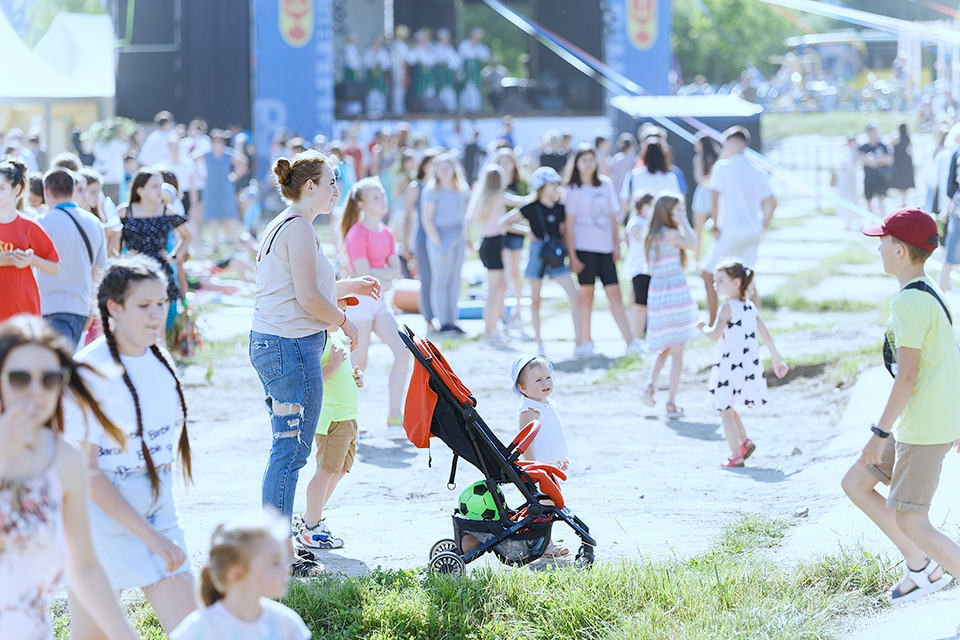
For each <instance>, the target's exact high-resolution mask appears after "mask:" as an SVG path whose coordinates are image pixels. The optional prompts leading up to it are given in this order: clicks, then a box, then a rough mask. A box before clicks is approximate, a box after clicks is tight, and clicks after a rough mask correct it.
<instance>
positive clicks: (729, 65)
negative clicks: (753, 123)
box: [673, 0, 872, 84]
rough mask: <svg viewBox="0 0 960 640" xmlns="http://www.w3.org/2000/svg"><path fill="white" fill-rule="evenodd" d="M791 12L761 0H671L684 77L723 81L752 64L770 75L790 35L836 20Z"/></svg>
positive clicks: (675, 41)
mask: <svg viewBox="0 0 960 640" xmlns="http://www.w3.org/2000/svg"><path fill="white" fill-rule="evenodd" d="M871 1H872V0H871ZM701 5H702V6H703V7H705V8H706V11H704V10H702V8H701ZM789 15H791V16H792V18H791V19H788V18H787V17H785V16H784V14H783V13H781V12H780V11H778V10H777V9H775V8H773V7H771V6H769V5H767V4H765V3H763V2H760V1H759V0H673V51H674V54H675V55H676V56H677V58H678V59H679V61H680V69H681V71H682V72H683V75H684V79H685V81H687V82H689V81H690V80H692V79H693V76H695V75H697V74H703V75H705V76H706V77H707V80H708V81H709V82H712V83H714V84H725V83H727V82H731V81H733V80H735V79H736V78H737V77H739V75H740V73H741V72H743V71H744V69H746V68H747V67H748V66H750V65H754V66H756V67H757V68H758V69H759V70H760V71H761V72H762V73H763V74H764V75H769V74H771V73H773V72H775V71H776V69H777V65H776V64H774V63H772V62H771V61H770V58H771V56H776V55H781V54H783V53H784V51H785V50H786V46H785V44H784V40H785V39H786V38H788V37H790V36H795V35H801V34H804V33H806V32H807V29H813V30H815V31H820V30H822V29H825V28H826V29H831V28H835V24H836V23H834V22H833V21H830V20H826V19H824V18H820V17H819V16H812V15H809V14H803V15H799V14H793V13H792V12H790V14H789Z"/></svg>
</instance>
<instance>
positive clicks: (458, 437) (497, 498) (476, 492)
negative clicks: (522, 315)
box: [400, 328, 597, 575]
mask: <svg viewBox="0 0 960 640" xmlns="http://www.w3.org/2000/svg"><path fill="white" fill-rule="evenodd" d="M400 336H401V338H402V339H403V341H404V343H405V344H406V346H407V348H408V349H410V351H411V352H412V353H413V354H414V357H415V360H416V362H417V365H416V366H415V367H414V372H413V378H412V379H411V381H410V387H409V389H408V392H407V400H406V405H405V408H406V411H404V422H403V426H404V429H405V430H406V433H407V437H408V438H409V439H410V441H411V442H412V443H413V444H414V445H415V446H417V447H420V448H428V447H429V446H430V439H431V438H432V437H437V438H439V439H440V440H442V441H443V442H444V443H445V444H447V446H449V447H450V449H452V451H453V454H454V455H453V459H452V461H451V468H450V479H449V481H448V487H449V488H451V489H452V488H453V487H455V486H456V485H455V478H456V473H457V462H458V460H460V459H463V460H464V461H465V462H468V463H470V464H471V465H473V466H474V467H476V468H477V469H478V470H480V471H481V472H482V473H483V477H484V479H483V480H482V481H480V482H475V483H473V485H470V487H468V488H467V489H466V490H465V494H461V500H460V501H459V504H458V508H457V509H455V510H454V511H453V513H452V514H451V515H452V519H453V531H454V536H453V538H452V539H450V538H447V539H443V540H440V541H438V542H437V543H435V544H434V545H433V547H432V548H431V549H430V568H431V570H433V571H436V572H440V573H458V574H461V575H462V574H463V573H464V571H465V569H466V565H467V564H469V563H471V562H473V561H474V560H476V559H477V558H479V557H480V556H482V555H483V554H485V553H487V552H492V553H493V554H495V555H496V556H497V557H498V558H499V559H500V560H501V561H502V562H504V563H505V564H509V565H525V564H529V563H530V562H533V561H535V560H537V559H538V558H540V557H542V556H543V555H545V552H546V550H547V548H548V546H549V543H550V540H551V535H550V534H551V530H552V526H553V524H554V523H556V522H563V523H564V524H566V525H567V526H569V527H570V528H571V529H573V531H574V533H575V534H576V535H577V537H579V539H580V542H581V545H580V549H579V551H578V552H577V558H576V564H577V566H584V567H587V566H590V565H591V564H592V563H593V559H594V548H595V547H596V545H597V542H596V540H595V539H594V538H593V537H592V536H591V535H590V530H589V528H588V527H587V525H586V524H585V523H584V522H583V521H582V520H580V518H578V517H577V516H576V515H575V514H574V513H573V512H572V511H571V510H570V509H568V508H566V507H565V506H564V499H563V494H562V492H561V490H560V486H559V484H558V482H559V481H562V480H566V474H565V473H564V472H563V471H561V470H560V469H559V468H557V467H555V466H553V465H551V464H546V463H543V462H540V461H534V460H530V459H527V460H520V459H519V458H520V456H521V455H522V454H527V453H528V450H529V449H530V447H531V446H532V444H533V442H534V441H537V439H538V437H539V434H540V429H541V421H540V420H539V419H538V420H533V421H532V422H530V423H529V424H527V425H526V426H524V427H523V428H522V429H521V430H520V433H518V434H517V436H516V437H515V438H514V439H513V441H511V442H510V443H509V444H508V445H504V444H503V443H502V442H501V441H500V440H499V439H498V438H497V436H496V435H494V433H493V432H492V431H491V429H490V427H489V426H487V424H486V422H484V420H483V418H482V417H481V416H480V414H479V413H478V412H477V409H476V406H477V401H476V398H474V397H473V395H472V394H471V392H470V390H469V389H468V388H467V387H466V385H464V384H463V382H462V381H461V380H460V379H459V378H458V377H457V375H456V374H455V373H454V372H453V369H452V368H451V367H450V365H449V363H447V361H446V359H445V358H444V357H443V354H441V353H440V351H439V349H437V348H436V346H435V345H434V344H432V343H431V342H430V341H429V340H424V339H423V338H418V337H417V336H415V335H414V334H413V332H412V331H410V330H409V329H406V328H405V331H404V332H403V333H401V334H400ZM533 360H537V359H536V358H533V357H532V356H527V357H526V358H525V360H524V361H523V362H521V363H519V366H517V367H516V368H515V369H514V383H515V385H516V383H517V378H518V377H520V373H521V370H522V369H524V367H525V366H526V365H528V364H530V365H531V366H530V367H529V370H528V372H525V373H524V375H523V379H522V380H520V384H521V385H523V388H524V389H526V391H527V392H528V393H529V394H530V395H529V396H524V397H528V399H529V400H532V401H535V402H539V404H538V405H537V406H539V407H540V410H538V411H537V414H538V415H539V416H540V417H541V418H546V419H547V420H548V421H549V420H551V419H552V420H553V422H554V424H553V425H552V426H554V427H558V428H559V426H560V421H559V418H557V417H556V415H555V409H553V408H552V405H551V404H550V403H549V402H548V396H549V394H550V392H551V391H552V385H551V384H550V383H549V382H550V381H549V380H541V381H540V383H539V386H538V384H537V382H536V381H537V380H538V378H531V379H528V376H527V373H529V372H534V374H535V373H536V372H538V371H539V368H538V367H537V366H535V364H540V365H544V366H545V367H546V373H547V375H546V376H544V377H545V378H548V377H549V372H550V367H549V361H546V360H544V361H542V362H538V363H534V364H531V363H532V362H533ZM518 391H519V388H518ZM520 395H521V396H523V394H522V393H521V394H520ZM548 408H549V409H551V410H552V411H553V414H552V415H551V413H550V411H548ZM531 409H532V407H531ZM530 415H533V414H532V413H531V414H530ZM559 433H560V434H561V435H562V429H560V431H559ZM564 442H565V439H564ZM541 443H542V445H544V446H546V445H548V444H551V445H556V433H554V434H553V435H552V436H549V437H547V438H545V439H543V440H542V441H541ZM551 450H552V451H554V452H556V451H559V455H556V457H554V454H551V453H550V451H551ZM528 455H529V454H528ZM538 455H547V456H548V459H550V460H551V461H554V462H557V463H560V464H563V463H564V462H565V461H566V459H567V455H566V445H565V444H563V445H562V446H560V447H555V446H553V447H548V448H546V449H541V450H540V451H539V453H538ZM531 457H533V456H531ZM500 485H512V486H513V487H514V488H515V489H516V490H517V491H519V493H520V498H521V499H522V504H519V505H517V508H515V509H511V508H510V507H509V506H508V505H507V503H506V500H505V496H504V495H503V494H502V493H501V491H500V489H499V487H500ZM561 553H562V552H561ZM567 553H569V551H568V552H567ZM553 555H556V554H553Z"/></svg>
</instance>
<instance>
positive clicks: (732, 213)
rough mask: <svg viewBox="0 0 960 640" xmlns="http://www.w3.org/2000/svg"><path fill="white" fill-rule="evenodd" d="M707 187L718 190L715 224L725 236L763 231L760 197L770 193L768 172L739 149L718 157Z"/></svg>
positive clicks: (732, 236)
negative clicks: (724, 156)
mask: <svg viewBox="0 0 960 640" xmlns="http://www.w3.org/2000/svg"><path fill="white" fill-rule="evenodd" d="M710 191H714V192H716V193H718V194H720V199H719V200H720V201H719V204H718V209H717V228H718V229H719V230H720V233H721V235H723V236H726V237H728V238H746V237H748V236H754V235H760V234H761V233H763V206H762V204H763V201H764V200H766V199H767V198H769V197H771V196H773V191H772V190H771V189H770V182H769V181H768V180H767V174H765V173H764V172H763V171H761V170H760V169H758V168H756V167H755V166H753V165H752V164H751V163H750V161H749V160H747V158H746V156H744V155H743V154H742V153H738V154H737V155H734V156H731V157H730V158H725V159H723V160H719V161H718V162H717V164H715V165H713V171H712V172H711V174H710Z"/></svg>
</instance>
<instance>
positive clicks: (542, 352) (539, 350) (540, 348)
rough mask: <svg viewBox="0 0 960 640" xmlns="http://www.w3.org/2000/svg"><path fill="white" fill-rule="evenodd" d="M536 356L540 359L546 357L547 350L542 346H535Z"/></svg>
mask: <svg viewBox="0 0 960 640" xmlns="http://www.w3.org/2000/svg"><path fill="white" fill-rule="evenodd" d="M537 355H538V356H540V357H541V358H546V357H547V350H546V349H544V348H543V344H538V345H537Z"/></svg>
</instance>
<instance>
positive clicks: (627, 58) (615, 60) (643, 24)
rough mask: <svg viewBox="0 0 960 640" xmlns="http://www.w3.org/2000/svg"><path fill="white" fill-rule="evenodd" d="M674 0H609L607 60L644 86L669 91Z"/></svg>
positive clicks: (653, 91) (663, 92) (615, 68)
mask: <svg viewBox="0 0 960 640" xmlns="http://www.w3.org/2000/svg"><path fill="white" fill-rule="evenodd" d="M670 3H671V0H610V1H609V2H608V6H609V8H610V14H611V16H610V17H611V19H612V20H611V24H610V33H609V35H608V36H607V39H606V54H607V59H606V62H607V64H608V65H610V67H612V68H613V69H614V70H615V71H617V72H619V73H621V74H623V75H625V76H626V77H627V78H629V79H630V80H633V81H634V82H636V83H637V84H639V85H640V86H641V87H643V88H644V89H646V90H648V91H650V92H651V93H653V94H655V95H659V96H665V95H669V94H670V82H669V73H670V69H671V68H672V61H673V48H672V46H671V44H670V39H671V37H672V34H673V28H672V24H673V11H672V10H671V6H670Z"/></svg>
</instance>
